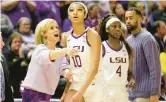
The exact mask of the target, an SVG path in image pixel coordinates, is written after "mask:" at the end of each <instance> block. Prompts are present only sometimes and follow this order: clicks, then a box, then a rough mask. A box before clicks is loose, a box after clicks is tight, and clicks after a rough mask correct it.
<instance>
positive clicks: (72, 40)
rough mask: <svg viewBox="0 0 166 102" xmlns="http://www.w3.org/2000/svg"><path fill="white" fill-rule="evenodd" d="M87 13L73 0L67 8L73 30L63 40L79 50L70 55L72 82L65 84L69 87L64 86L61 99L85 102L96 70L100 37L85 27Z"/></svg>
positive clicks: (98, 60)
mask: <svg viewBox="0 0 166 102" xmlns="http://www.w3.org/2000/svg"><path fill="white" fill-rule="evenodd" d="M87 13H88V10H87V7H86V6H85V5H84V4H83V3H81V2H74V3H72V4H71V5H70V6H69V8H68V16H69V19H70V20H71V23H72V27H73V30H71V31H69V32H68V33H67V34H66V35H65V37H64V40H65V41H67V42H66V44H67V47H68V48H78V49H79V50H80V52H78V54H77V55H75V56H73V57H70V68H71V72H72V75H73V79H74V83H72V84H71V85H70V86H69V85H67V86H68V87H69V89H68V88H66V90H65V91H64V94H63V97H62V98H61V101H63V100H65V102H84V101H85V102H87V98H86V97H87V96H86V95H87V93H88V92H87V91H88V90H87V88H88V86H89V85H91V84H92V80H93V79H94V78H95V75H96V73H97V72H98V66H99V62H100V51H101V39H100V36H99V35H98V34H97V32H95V31H94V30H93V29H91V28H88V27H85V25H84V20H85V19H86V17H87ZM67 89H68V90H67ZM64 97H65V98H64ZM91 102H92V101H91Z"/></svg>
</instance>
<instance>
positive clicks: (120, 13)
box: [113, 3, 125, 22]
mask: <svg viewBox="0 0 166 102" xmlns="http://www.w3.org/2000/svg"><path fill="white" fill-rule="evenodd" d="M113 13H114V14H115V15H116V16H117V17H118V18H119V19H120V20H121V21H122V22H125V10H124V8H123V6H122V4H120V3H117V4H116V5H115V8H114V9H113Z"/></svg>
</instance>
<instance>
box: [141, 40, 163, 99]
mask: <svg viewBox="0 0 166 102" xmlns="http://www.w3.org/2000/svg"><path fill="white" fill-rule="evenodd" d="M143 51H144V54H145V58H146V61H147V65H148V68H149V72H150V86H151V92H150V95H151V96H152V95H158V94H159V91H160V78H161V77H160V76H161V66H160V59H159V49H158V46H157V42H156V41H155V40H154V39H153V38H151V37H149V38H146V40H145V41H144V42H143Z"/></svg>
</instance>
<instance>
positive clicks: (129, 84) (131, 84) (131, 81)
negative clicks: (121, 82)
mask: <svg viewBox="0 0 166 102" xmlns="http://www.w3.org/2000/svg"><path fill="white" fill-rule="evenodd" d="M128 86H129V88H130V89H131V90H133V89H134V88H135V86H136V82H135V79H134V78H133V77H131V78H130V81H129V83H128Z"/></svg>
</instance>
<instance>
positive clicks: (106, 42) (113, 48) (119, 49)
mask: <svg viewBox="0 0 166 102" xmlns="http://www.w3.org/2000/svg"><path fill="white" fill-rule="evenodd" d="M106 43H107V45H108V46H109V47H110V48H111V49H112V50H114V51H120V50H121V49H122V48H123V43H122V46H121V48H120V49H118V50H117V49H114V48H112V47H111V46H110V45H109V43H108V40H107V41H106Z"/></svg>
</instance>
